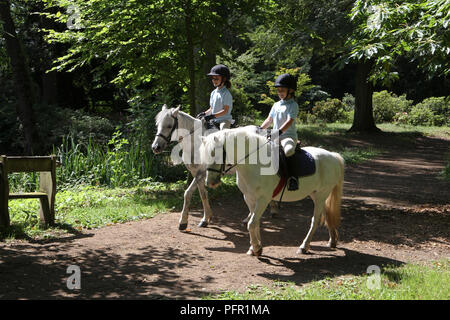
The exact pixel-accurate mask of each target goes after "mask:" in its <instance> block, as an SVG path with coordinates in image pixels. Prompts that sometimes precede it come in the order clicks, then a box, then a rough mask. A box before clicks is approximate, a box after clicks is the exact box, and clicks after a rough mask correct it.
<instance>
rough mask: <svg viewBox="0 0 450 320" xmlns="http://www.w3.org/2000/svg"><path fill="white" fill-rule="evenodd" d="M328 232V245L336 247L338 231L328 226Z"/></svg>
mask: <svg viewBox="0 0 450 320" xmlns="http://www.w3.org/2000/svg"><path fill="white" fill-rule="evenodd" d="M328 233H329V235H330V240H329V241H328V247H330V248H336V245H337V242H338V238H339V233H338V231H337V229H332V228H330V227H328Z"/></svg>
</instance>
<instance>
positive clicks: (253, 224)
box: [247, 198, 270, 257]
mask: <svg viewBox="0 0 450 320" xmlns="http://www.w3.org/2000/svg"><path fill="white" fill-rule="evenodd" d="M269 202H270V200H266V199H263V198H260V199H258V200H257V201H256V204H255V211H254V212H253V214H252V216H251V218H250V221H249V222H248V225H247V229H248V232H249V234H250V249H249V250H248V251H247V254H248V255H252V256H257V257H258V256H260V255H261V254H262V244H261V234H260V226H259V225H260V221H261V216H262V214H263V213H264V211H265V210H266V208H267V205H268V204H269Z"/></svg>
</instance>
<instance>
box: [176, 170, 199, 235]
mask: <svg viewBox="0 0 450 320" xmlns="http://www.w3.org/2000/svg"><path fill="white" fill-rule="evenodd" d="M196 189H197V179H196V178H194V179H193V180H192V182H191V184H190V185H189V187H188V188H187V189H186V191H184V203H183V210H182V211H181V216H180V221H179V225H178V229H179V230H185V229H186V228H187V224H188V215H189V205H190V204H191V198H192V194H193V193H194V191H195V190H196Z"/></svg>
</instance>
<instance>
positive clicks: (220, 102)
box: [209, 86, 233, 122]
mask: <svg viewBox="0 0 450 320" xmlns="http://www.w3.org/2000/svg"><path fill="white" fill-rule="evenodd" d="M209 105H210V106H211V112H212V113H213V114H215V113H218V112H220V111H222V110H223V109H224V108H225V106H230V108H229V109H228V113H227V114H226V115H223V116H221V117H217V118H215V120H216V121H217V122H223V121H226V120H230V121H231V120H232V119H233V117H232V116H231V110H232V109H233V97H232V96H231V93H230V91H229V90H228V89H227V87H225V86H224V87H223V88H222V89H219V88H216V89H215V90H213V91H212V92H211V96H210V98H209Z"/></svg>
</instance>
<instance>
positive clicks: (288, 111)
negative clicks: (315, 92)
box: [269, 99, 298, 141]
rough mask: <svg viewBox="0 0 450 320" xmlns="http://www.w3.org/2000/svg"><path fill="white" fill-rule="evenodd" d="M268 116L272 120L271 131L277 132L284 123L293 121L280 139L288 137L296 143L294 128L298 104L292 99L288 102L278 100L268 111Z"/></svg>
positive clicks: (295, 130) (295, 129)
mask: <svg viewBox="0 0 450 320" xmlns="http://www.w3.org/2000/svg"><path fill="white" fill-rule="evenodd" d="M269 115H270V116H271V117H272V119H273V129H274V130H279V129H280V128H281V126H282V125H283V123H285V122H286V121H287V120H288V119H294V122H292V124H291V126H290V127H289V128H288V129H287V130H286V131H285V132H283V134H282V135H281V136H280V138H284V137H290V138H292V139H294V141H297V139H298V137H297V128H296V127H295V122H296V119H297V115H298V104H297V102H295V100H294V99H289V100H287V101H286V100H280V101H278V102H275V103H274V105H273V106H272V109H270V113H269Z"/></svg>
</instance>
